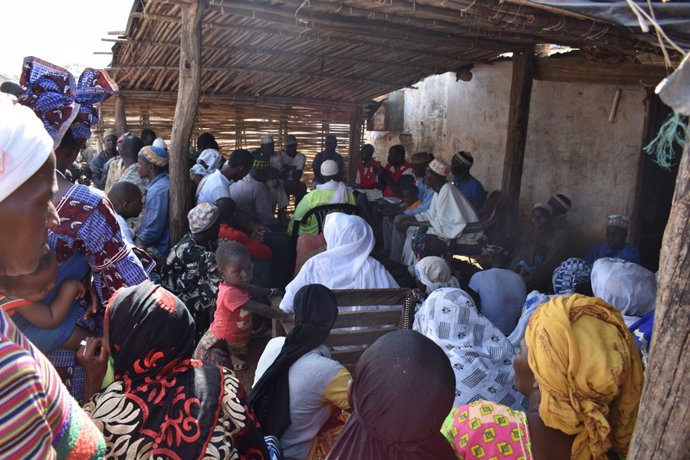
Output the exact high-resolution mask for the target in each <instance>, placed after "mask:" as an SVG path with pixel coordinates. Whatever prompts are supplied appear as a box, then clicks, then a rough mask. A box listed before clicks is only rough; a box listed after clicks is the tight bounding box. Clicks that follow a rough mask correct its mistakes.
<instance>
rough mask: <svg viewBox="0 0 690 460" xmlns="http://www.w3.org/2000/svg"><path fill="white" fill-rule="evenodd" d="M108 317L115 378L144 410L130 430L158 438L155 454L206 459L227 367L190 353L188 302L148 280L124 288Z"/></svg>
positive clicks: (114, 299)
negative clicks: (204, 455) (210, 363)
mask: <svg viewBox="0 0 690 460" xmlns="http://www.w3.org/2000/svg"><path fill="white" fill-rule="evenodd" d="M105 321H106V322H107V324H108V332H109V334H108V335H109V337H108V341H109V345H110V353H111V356H112V358H113V363H114V368H115V369H114V370H115V378H116V379H117V380H119V381H122V382H123V384H124V385H123V387H124V388H123V392H124V396H125V397H126V398H127V399H128V400H129V401H131V402H132V403H133V404H134V405H135V406H136V407H137V408H138V409H139V410H140V411H141V414H142V421H141V424H140V425H139V426H137V427H136V429H134V430H133V432H132V433H131V436H132V437H140V438H145V439H148V440H149V441H150V442H152V443H154V446H155V447H154V450H153V451H151V455H152V456H153V457H156V456H157V455H156V454H157V453H158V454H159V455H163V456H165V455H166V452H175V453H176V454H178V455H179V458H184V459H195V458H200V457H201V456H202V455H203V454H204V453H205V451H206V446H207V444H208V443H209V441H210V439H211V435H212V433H213V428H214V427H215V425H216V423H217V421H218V411H219V409H220V405H221V401H222V398H223V394H224V386H223V383H222V382H223V374H222V371H221V369H220V368H219V367H217V366H212V365H208V364H202V363H201V362H200V361H196V360H192V359H191V358H192V353H193V352H194V331H195V327H194V320H193V319H192V317H191V315H190V314H189V311H188V310H187V307H185V305H184V304H183V303H182V302H181V301H180V299H178V298H177V297H175V296H174V295H173V294H171V293H170V292H168V291H166V290H165V289H163V288H162V287H160V286H157V285H155V284H153V283H151V282H150V281H145V282H143V283H142V284H140V285H138V286H133V287H127V288H122V289H120V290H118V291H117V292H116V293H115V294H114V295H113V297H112V299H111V301H110V304H109V305H108V309H107V311H106V314H105Z"/></svg>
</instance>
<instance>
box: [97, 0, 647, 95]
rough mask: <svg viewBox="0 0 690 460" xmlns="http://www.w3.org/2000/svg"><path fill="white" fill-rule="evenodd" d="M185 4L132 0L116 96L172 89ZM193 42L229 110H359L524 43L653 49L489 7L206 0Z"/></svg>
mask: <svg viewBox="0 0 690 460" xmlns="http://www.w3.org/2000/svg"><path fill="white" fill-rule="evenodd" d="M188 2H189V0H135V2H134V5H133V8H132V13H131V16H130V19H129V22H128V25H127V30H126V32H125V34H124V35H123V36H121V37H119V38H118V43H116V44H115V45H114V47H113V61H112V65H111V74H112V76H113V77H114V78H115V79H116V80H117V82H118V84H119V86H120V89H121V90H122V91H123V94H127V93H128V92H132V91H145V92H147V93H148V94H149V95H150V97H156V98H166V97H169V96H170V95H171V94H174V92H175V91H176V90H177V84H178V66H179V33H180V20H181V15H182V14H181V11H182V8H184V6H185V5H186V4H187V3H188ZM202 36H203V44H202V80H201V92H202V94H203V95H205V96H206V97H209V98H211V97H212V98H213V99H214V100H216V98H217V100H218V101H221V100H223V101H225V102H228V103H232V102H234V101H243V100H244V101H246V100H253V99H254V98H257V97H258V98H260V99H261V100H263V101H266V102H275V101H281V102H284V101H286V100H287V101H290V100H293V101H297V100H299V101H300V102H301V103H302V104H308V105H323V104H324V103H326V104H328V103H330V102H337V103H349V104H352V103H355V104H361V103H363V102H365V101H368V100H370V99H371V98H372V97H375V96H379V95H382V94H386V93H388V92H390V91H393V90H396V89H399V88H402V87H406V86H409V85H412V84H413V83H415V82H416V81H418V80H419V79H421V78H423V77H425V76H428V75H431V74H436V73H443V72H447V71H459V70H462V69H463V68H466V66H468V65H471V64H473V63H478V62H489V61H492V60H494V59H496V58H497V57H498V56H499V55H501V54H502V53H506V52H511V51H514V50H517V49H521V48H524V47H526V46H529V45H534V44H543V43H552V44H559V45H565V46H570V47H575V48H580V49H586V50H588V51H591V52H594V53H596V54H597V55H599V56H601V55H605V56H614V57H615V58H616V59H618V60H621V61H626V60H627V61H630V60H631V57H632V56H634V54H635V52H636V51H638V50H643V51H654V50H655V49H654V47H653V46H652V45H650V44H649V43H648V42H645V41H643V40H639V39H638V38H636V37H635V36H633V35H631V33H630V31H629V30H628V29H626V28H623V27H620V26H616V25H613V24H610V23H606V22H602V21H598V20H594V19H588V18H585V17H582V16H575V15H568V14H560V13H557V12H553V11H546V10H544V9H539V8H538V7H537V6H532V4H530V5H525V4H524V1H521V2H520V4H515V3H509V2H500V1H498V0H415V1H399V0H383V1H382V0H357V1H332V0H304V1H303V0H285V1H270V0H269V1H258V0H257V1H250V0H238V1H234V0H233V1H221V0H211V1H210V2H209V5H208V7H207V9H206V12H205V14H204V20H203V30H202ZM139 94H141V93H139ZM171 100H172V98H171Z"/></svg>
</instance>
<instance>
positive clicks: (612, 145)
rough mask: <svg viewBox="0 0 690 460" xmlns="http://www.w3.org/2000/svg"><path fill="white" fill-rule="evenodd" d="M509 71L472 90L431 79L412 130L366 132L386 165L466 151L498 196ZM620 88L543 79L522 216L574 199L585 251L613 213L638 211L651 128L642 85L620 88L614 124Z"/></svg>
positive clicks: (487, 71)
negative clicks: (393, 152)
mask: <svg viewBox="0 0 690 460" xmlns="http://www.w3.org/2000/svg"><path fill="white" fill-rule="evenodd" d="M511 71H512V70H511V63H510V62H500V63H497V64H494V65H479V66H475V68H474V69H473V70H472V73H473V75H474V76H473V78H472V80H471V81H469V82H463V81H456V79H455V74H454V73H447V74H443V75H437V76H433V77H429V78H427V79H425V80H422V81H421V82H419V83H417V84H416V85H415V86H416V87H417V89H406V90H405V132H404V133H383V132H370V133H367V140H368V141H369V142H372V143H373V144H374V145H375V147H376V155H377V158H379V159H380V160H383V161H385V157H386V154H387V151H388V147H389V146H390V145H392V144H395V143H403V145H405V147H406V149H407V150H408V152H409V153H414V152H417V151H432V152H434V153H435V154H436V155H437V156H442V157H443V158H444V159H446V160H449V159H450V157H451V156H452V155H453V153H454V152H456V151H458V150H468V151H470V152H472V154H473V155H474V158H475V166H474V168H473V170H472V173H473V175H474V176H476V177H477V178H478V179H479V180H480V181H481V182H482V183H483V184H484V186H485V188H486V189H487V190H489V191H491V190H495V189H498V188H500V186H501V179H502V174H503V157H504V152H505V144H506V126H507V122H508V107H509V96H510V79H511ZM618 88H619V87H617V86H614V85H603V84H587V83H565V82H545V81H535V82H534V85H533V89H532V102H531V108H530V119H529V125H528V134H527V146H526V152H525V163H524V174H523V180H522V190H521V195H520V211H521V217H522V218H523V220H524V219H527V218H528V216H529V212H530V210H531V206H532V204H533V203H535V202H537V201H545V200H547V199H548V197H549V195H550V194H551V193H554V192H560V193H564V194H566V195H567V196H569V197H570V198H571V199H572V201H573V208H572V209H571V212H570V214H569V221H570V222H571V223H572V224H573V225H574V226H576V227H577V228H578V229H579V232H580V234H581V236H582V239H581V242H580V244H579V246H580V248H582V249H581V250H584V249H585V248H587V247H588V246H589V245H591V244H593V243H595V242H598V241H600V240H602V239H603V234H604V228H605V219H606V216H607V215H608V214H612V213H622V214H627V215H628V216H630V215H631V214H632V212H633V206H634V198H635V187H636V181H637V171H638V164H639V159H640V150H641V147H642V145H641V143H642V130H643V124H644V113H645V108H644V98H645V91H644V89H643V88H642V87H620V89H622V96H621V99H620V103H619V106H618V111H617V114H616V119H615V122H614V123H609V122H608V116H609V111H610V109H611V104H612V101H613V98H614V94H615V92H616V89H618Z"/></svg>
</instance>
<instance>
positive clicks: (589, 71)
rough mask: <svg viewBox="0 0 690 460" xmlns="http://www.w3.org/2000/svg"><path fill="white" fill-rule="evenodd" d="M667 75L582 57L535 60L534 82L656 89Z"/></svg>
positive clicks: (660, 69)
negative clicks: (651, 87) (637, 86)
mask: <svg viewBox="0 0 690 460" xmlns="http://www.w3.org/2000/svg"><path fill="white" fill-rule="evenodd" d="M667 75H668V72H667V70H666V68H665V67H663V66H653V65H643V64H630V63H622V64H606V63H600V62H589V61H585V60H584V59H583V58H582V57H576V58H568V57H550V58H541V59H535V66H534V79H535V80H545V81H565V82H583V83H599V84H608V85H640V84H644V85H645V86H656V85H657V84H658V83H659V82H660V81H661V80H663V79H664V78H665V77H666V76H667Z"/></svg>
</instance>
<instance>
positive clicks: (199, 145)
mask: <svg viewBox="0 0 690 460" xmlns="http://www.w3.org/2000/svg"><path fill="white" fill-rule="evenodd" d="M87 71H92V70H89V69H87ZM25 72H27V75H26V76H25V78H26V79H27V81H32V84H31V85H30V86H29V87H27V88H25V89H23V91H24V93H23V94H21V95H20V97H19V99H18V100H17V99H15V98H14V97H10V96H7V95H4V94H3V95H0V151H1V152H2V154H3V156H4V157H5V159H6V160H8V162H6V163H5V169H0V293H1V294H0V306H1V309H0V338H1V340H0V374H1V375H3V376H4V379H3V381H2V382H0V411H1V412H2V413H3V417H0V457H2V458H54V457H58V458H103V457H107V458H132V459H140V458H141V459H144V458H179V459H187V458H219V459H226V458H227V459H230V458H253V459H280V458H285V459H310V460H312V459H325V458H329V459H364V460H369V459H396V460H397V459H454V458H465V459H474V458H477V459H479V458H492V457H493V456H498V457H497V458H515V459H517V458H572V459H586V458H587V459H588V458H592V459H603V458H607V457H609V458H611V457H612V456H615V455H622V456H624V455H625V454H626V452H627V449H628V446H629V444H630V439H631V436H632V432H633V430H634V426H635V421H636V418H637V410H638V407H639V403H640V396H641V392H642V386H643V383H644V366H645V365H646V362H647V361H646V360H647V353H648V351H649V344H650V341H651V331H652V327H651V325H652V324H653V320H654V310H655V306H656V300H655V299H656V283H657V280H656V277H655V274H654V273H652V272H650V271H649V270H647V269H646V268H644V267H643V266H642V265H640V257H639V252H637V250H636V248H635V247H634V246H633V245H632V244H630V243H627V241H626V240H627V237H628V231H629V227H630V222H629V221H628V219H627V218H626V217H625V216H622V215H611V216H608V218H607V220H606V222H605V223H606V225H605V227H606V233H605V237H606V240H605V242H604V243H601V244H598V245H596V246H594V247H593V248H592V249H591V250H589V251H588V252H587V253H586V254H580V256H582V255H584V257H581V258H575V257H572V256H573V255H575V254H571V250H572V247H571V246H572V244H571V236H572V234H571V233H570V232H571V228H570V225H569V224H568V222H567V220H566V215H567V213H568V211H569V209H570V206H571V202H570V199H569V198H568V197H567V196H565V195H563V194H554V195H552V196H551V197H549V199H548V200H547V201H546V202H543V203H542V202H540V203H536V204H535V205H534V206H533V207H532V209H531V213H530V217H531V226H530V228H529V230H528V231H526V232H525V233H524V234H523V235H521V238H515V239H514V241H513V242H511V241H510V240H507V239H500V238H494V235H493V234H488V232H487V234H485V233H484V231H483V230H484V229H482V228H481V226H478V225H477V224H478V222H479V216H480V215H481V212H482V207H484V206H485V204H484V203H485V201H486V190H485V189H484V187H483V186H482V184H481V182H480V181H479V180H478V179H477V178H475V177H474V176H473V175H472V174H470V170H471V168H472V167H473V165H474V162H475V157H474V156H473V155H472V154H471V153H469V152H465V151H461V152H457V153H456V154H454V155H452V157H451V158H450V164H449V163H448V162H446V161H444V160H443V159H442V158H441V157H438V156H436V157H435V156H434V155H433V154H431V153H428V152H419V153H415V154H412V155H408V154H407V152H406V151H405V148H404V147H403V146H402V145H394V146H392V147H390V149H389V151H388V157H387V164H386V165H385V166H384V165H382V164H381V163H379V162H378V161H376V160H375V159H374V156H375V153H376V151H375V150H376V149H375V148H374V146H372V145H370V144H366V145H364V146H363V147H362V149H361V150H362V152H361V153H362V156H361V158H362V161H361V164H359V165H357V167H356V168H353V171H354V170H355V169H356V174H355V177H354V178H353V181H352V182H350V181H349V179H348V174H347V170H346V169H345V160H344V158H343V156H342V155H340V154H339V153H338V151H337V148H338V140H337V138H336V137H335V136H332V135H329V136H326V137H325V138H324V150H323V152H320V153H319V154H317V155H316V157H315V158H314V160H313V162H312V164H311V165H310V166H308V165H307V162H306V158H305V156H304V155H303V154H302V153H300V152H299V151H298V150H297V145H298V138H297V137H296V136H294V135H288V136H286V137H285V138H284V139H281V140H280V141H281V145H282V147H283V150H282V151H277V150H276V144H275V142H274V138H273V137H272V136H271V135H269V134H264V135H262V136H261V139H260V144H259V145H258V146H257V148H256V149H254V150H253V151H249V150H244V149H237V150H234V151H232V152H221V150H220V148H219V145H218V142H217V141H216V139H215V137H214V135H213V134H212V133H202V134H201V135H200V136H199V137H198V138H197V140H196V150H195V152H194V153H195V155H194V156H195V159H194V161H193V164H191V165H190V171H189V180H190V181H193V182H195V183H196V186H195V188H194V190H193V193H194V205H193V208H192V209H191V210H190V211H189V213H188V215H187V217H188V230H189V231H188V233H186V234H185V235H184V236H183V237H182V238H181V239H180V240H179V241H171V239H170V234H169V232H168V227H169V223H170V222H169V206H170V199H169V192H170V179H169V176H168V172H167V169H168V163H169V155H171V154H172V153H169V152H168V150H167V146H166V144H165V142H164V141H163V140H162V139H160V138H157V137H156V135H155V133H153V132H152V131H151V130H150V129H146V130H144V131H142V132H141V135H140V136H136V135H132V134H130V133H126V134H123V135H122V136H118V134H117V133H114V132H107V133H106V135H105V136H104V139H103V140H104V145H105V150H104V151H103V152H102V153H100V154H99V155H97V156H96V157H95V158H94V159H93V160H92V161H91V166H92V169H93V171H92V178H93V181H92V182H91V181H88V182H90V183H89V184H81V183H72V182H70V181H69V180H68V179H67V178H68V174H67V172H68V171H69V168H70V167H71V165H72V164H73V163H74V162H75V161H76V160H77V159H78V156H79V152H80V150H81V149H83V147H84V145H85V142H86V139H88V137H89V136H90V129H91V123H93V122H94V121H95V120H94V119H93V118H88V117H87V118H80V117H77V118H75V119H74V120H68V121H69V122H70V123H71V124H70V125H68V126H64V127H63V126H60V125H59V124H56V123H58V122H56V120H55V118H54V117H52V116H49V114H50V113H52V111H54V110H59V109H60V108H61V106H60V104H64V103H65V101H64V100H58V99H57V98H47V99H46V98H45V96H46V95H50V94H51V91H54V89H55V88H54V87H55V85H54V84H53V83H55V82H60V81H62V82H63V83H65V85H66V84H67V82H69V81H70V79H69V78H68V77H69V73H68V72H67V71H66V70H64V69H60V68H57V67H55V66H52V65H50V64H48V63H46V62H44V61H40V60H35V59H34V60H32V59H29V60H28V61H27V63H26V64H25ZM49 73H50V75H53V76H55V75H58V77H59V76H60V75H62V76H63V77H64V78H63V79H62V80H60V78H58V77H55V78H52V79H51V80H50V81H51V83H50V84H46V83H45V81H43V80H41V79H40V77H41V75H47V74H49ZM32 79H33V80H32ZM23 81H24V80H23ZM80 81H81V79H80ZM84 81H88V79H85V80H84ZM99 81H101V82H103V81H106V82H107V81H108V78H107V74H105V73H102V74H100V80H99ZM84 84H86V83H84ZM77 89H79V88H77ZM86 89H89V91H86V93H88V94H94V93H98V94H100V95H101V97H99V98H95V99H94V101H92V106H95V104H97V103H99V102H102V100H104V99H105V98H107V96H108V95H110V94H111V93H112V92H113V90H112V88H111V89H108V88H107V85H106V86H103V85H101V86H99V87H98V91H95V90H94V89H93V88H86ZM86 89H84V88H82V89H81V90H83V91H85V90H86ZM62 91H63V93H64V94H69V88H68V87H67V86H65V87H63V88H62ZM75 97H76V95H75ZM46 101H52V102H51V103H53V104H56V105H55V106H52V107H48V108H46V105H45V104H46ZM37 102H41V103H37ZM25 106H26V107H25ZM83 106H84V107H86V106H88V104H87V102H86V101H84V105H83ZM63 121H64V120H63ZM119 139H121V140H120V142H118V140H119ZM53 152H54V153H53ZM9 160H11V161H9ZM307 168H312V172H313V173H314V180H315V182H314V184H310V185H309V186H308V185H307V184H306V183H304V182H302V180H301V179H302V177H303V173H304V172H305V169H307ZM309 188H311V189H312V190H311V191H308V190H309ZM101 189H105V190H106V191H102V190H101ZM106 193H107V194H106ZM290 197H294V198H290ZM293 199H294V201H292V202H293V203H294V204H295V207H294V211H292V213H293V214H292V222H289V219H287V218H286V214H287V213H288V208H287V206H288V203H290V202H291V201H290V200H293ZM20 204H21V205H20ZM340 204H342V205H349V206H350V207H349V208H348V210H347V211H348V213H346V212H339V211H338V210H334V211H333V212H331V213H329V214H327V215H326V216H325V218H324V219H323V222H317V221H316V220H313V221H310V220H306V219H304V216H305V215H306V214H307V213H308V212H309V211H311V210H313V209H314V208H317V207H319V206H321V205H340ZM353 209H354V211H353ZM341 211H342V210H341ZM353 212H354V213H355V214H352V213H353ZM357 214H359V215H357ZM297 222H299V231H298V232H295V233H296V234H295V235H294V237H293V232H292V231H291V226H293V225H296V223H297ZM602 224H604V222H602ZM602 227H603V225H602ZM304 236H306V237H314V239H313V240H311V241H314V242H316V243H315V244H316V245H317V246H315V247H314V248H313V251H312V252H311V253H310V254H308V256H306V257H303V258H302V260H301V261H300V262H299V263H298V264H297V266H296V260H297V256H298V254H297V252H298V250H299V248H300V247H301V246H300V245H299V243H298V241H299V240H298V238H297V237H299V238H302V237H304ZM456 243H459V244H471V245H474V246H478V247H480V248H481V255H479V256H477V257H476V262H477V265H478V266H479V267H480V268H475V269H473V272H472V273H471V274H468V272H465V271H462V270H458V265H457V264H456V261H455V260H454V259H453V258H452V257H450V256H451V255H452V250H453V247H454V244H456ZM377 248H378V249H377ZM401 267H402V269H403V272H408V273H409V274H412V275H413V277H412V278H409V279H406V278H405V277H394V276H393V274H395V270H394V269H395V268H401ZM410 280H411V281H410ZM406 283H407V284H406ZM415 283H416V284H415ZM401 285H405V286H409V287H416V289H415V290H414V291H413V295H414V297H415V299H416V301H417V302H416V306H415V308H414V311H413V312H412V314H413V321H412V329H413V330H397V331H396V330H395V328H392V329H391V331H393V332H388V333H386V334H384V335H383V336H382V337H381V338H379V339H378V340H377V341H376V342H375V343H373V344H372V345H371V346H369V347H368V348H367V349H366V351H364V353H363V354H362V355H361V357H360V358H359V361H358V362H357V363H356V365H355V366H354V367H347V366H344V365H343V364H341V363H339V362H338V361H336V360H335V359H333V357H332V356H331V350H330V349H329V347H328V346H327V345H326V343H328V342H327V339H328V337H329V334H330V333H331V330H332V329H333V328H334V327H335V324H336V320H337V318H338V315H339V314H342V312H347V311H352V310H366V311H369V312H372V313H376V310H378V309H380V308H381V307H378V306H368V307H357V306H347V305H339V304H338V302H337V300H336V295H335V294H334V292H333V291H334V290H340V289H355V290H369V289H390V288H398V287H399V286H401ZM385 308H386V309H390V308H391V307H390V306H386V307H385ZM400 308H402V306H400ZM271 319H273V320H277V321H285V322H291V323H292V325H293V327H291V328H288V329H287V335H286V336H285V337H274V338H272V339H271V340H270V341H268V343H266V340H264V341H261V340H260V339H261V338H262V337H266V336H267V329H268V324H269V323H270V320H271ZM254 339H259V340H254ZM256 347H259V348H258V349H257V348H256ZM250 351H254V352H256V353H255V355H256V356H260V358H259V359H258V363H257V362H253V363H252V362H249V357H250V355H251V353H250ZM44 354H45V356H44ZM46 356H47V357H46ZM254 365H256V366H255V369H254ZM248 372H250V373H251V374H249V385H250V387H249V386H247V385H245V384H243V383H241V382H242V379H241V378H240V376H243V375H246V373H248ZM80 404H81V405H80ZM27 424H30V426H31V427H32V430H33V432H32V433H31V434H30V435H27V434H26V432H25V431H22V430H23V428H22V427H25V426H28V425H27ZM65 433H66V434H65Z"/></svg>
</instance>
